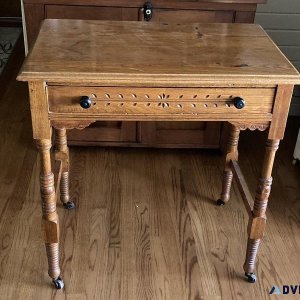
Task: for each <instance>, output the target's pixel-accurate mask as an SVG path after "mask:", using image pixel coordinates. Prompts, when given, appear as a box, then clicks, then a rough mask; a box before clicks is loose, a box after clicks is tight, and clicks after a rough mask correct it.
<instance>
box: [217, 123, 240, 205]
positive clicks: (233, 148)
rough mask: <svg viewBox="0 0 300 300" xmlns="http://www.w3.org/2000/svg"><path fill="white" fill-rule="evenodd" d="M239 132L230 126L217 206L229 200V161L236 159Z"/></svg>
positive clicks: (230, 174) (230, 172)
mask: <svg viewBox="0 0 300 300" xmlns="http://www.w3.org/2000/svg"><path fill="white" fill-rule="evenodd" d="M239 135H240V130H239V129H238V128H237V127H235V126H233V125H231V124H230V132H229V138H228V143H227V153H226V157H225V170H224V173H223V182H222V192H221V197H220V199H219V200H217V205H219V206H221V205H224V204H225V203H226V202H228V200H229V198H230V190H231V184H232V177H233V174H232V171H231V168H230V161H231V160H237V159H238V143H239Z"/></svg>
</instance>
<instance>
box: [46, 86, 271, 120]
mask: <svg viewBox="0 0 300 300" xmlns="http://www.w3.org/2000/svg"><path fill="white" fill-rule="evenodd" d="M82 96H88V97H89V98H90V100H91V102H92V104H91V106H90V107H89V108H87V109H84V108H82V107H81V106H80V99H81V97H82ZM274 96H275V89H273V88H124V87H78V86H70V87H65V86H49V87H48V99H49V111H50V113H55V114H69V113H70V114H72V115H73V114H76V115H95V116H113V115H116V116H126V115H127V116H137V115H140V116H142V115H147V116H148V115H149V116H156V117H158V118H159V116H166V115H170V116H174V117H175V116H176V115H186V116H190V117H191V118H192V117H194V118H195V116H197V115H206V116H210V115H211V116H214V115H219V114H222V115H224V117H225V119H226V117H227V116H232V115H238V116H244V117H247V116H249V114H259V115H260V116H262V115H264V114H265V115H266V116H268V115H270V113H271V112H272V107H273V100H274ZM236 97H240V98H243V99H244V100H245V107H244V108H242V109H237V108H236V107H235V105H234V99H235V98H236Z"/></svg>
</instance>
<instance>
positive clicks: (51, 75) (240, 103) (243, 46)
mask: <svg viewBox="0 0 300 300" xmlns="http://www.w3.org/2000/svg"><path fill="white" fill-rule="evenodd" d="M18 79H19V80H23V81H28V82H29V92H30V106H31V113H32V127H33V138H34V139H36V143H37V147H38V150H39V152H40V156H41V175H40V185H41V198H42V211H43V218H42V220H43V222H42V223H43V230H44V237H45V245H46V251H47V256H48V264H49V270H48V273H49V275H50V277H51V278H52V279H53V282H54V284H55V286H56V287H57V288H62V287H63V285H64V284H63V281H62V279H61V278H60V267H59V225H58V224H59V223H58V216H57V213H56V200H57V196H58V195H59V191H58V190H57V189H56V188H55V181H56V187H57V186H60V199H61V200H62V202H63V203H64V206H65V207H66V208H68V209H71V208H74V203H73V202H72V201H71V200H70V197H69V155H68V147H67V142H66V130H67V129H71V128H79V129H82V128H85V127H87V126H88V125H89V124H91V123H92V122H95V121H96V120H134V121H147V120H148V121H156V120H164V121H169V120H170V121H171V120H172V121H190V120H194V121H195V120H199V121H227V122H229V123H230V128H231V130H230V134H229V139H228V147H227V153H226V157H225V170H224V174H223V188H222V193H221V198H220V199H219V200H218V201H217V204H219V205H223V204H225V203H226V202H227V201H228V200H229V194H230V187H231V182H232V178H233V177H234V178H235V179H236V181H237V184H238V187H239V189H240V192H241V196H242V198H243V200H244V203H245V207H246V209H247V211H248V213H249V225H248V237H249V238H248V245H247V253H246V259H245V264H244V271H245V274H246V277H247V278H248V280H249V281H250V282H255V280H256V277H255V274H254V265H255V258H256V254H257V251H258V247H259V243H260V241H261V239H262V237H263V232H264V229H265V224H266V208H267V203H268V198H269V194H270V190H271V184H272V177H271V172H272V166H273V162H274V157H275V152H276V150H277V149H278V145H279V141H280V140H281V139H282V138H283V135H284V130H285V126H286V120H287V115H288V110H289V105H290V99H291V95H292V91H293V86H294V84H299V83H300V76H299V74H298V72H297V71H296V70H295V68H294V67H293V66H292V65H291V64H290V63H289V61H288V60H287V59H286V58H285V57H284V56H283V54H282V53H281V52H280V51H279V50H278V48H277V47H276V46H275V45H274V44H273V42H272V41H271V40H270V38H269V37H268V36H267V35H266V33H265V32H264V31H263V30H262V29H261V28H260V26H258V25H242V24H189V25H182V24H176V23H173V24H168V23H142V22H140V23H137V22H118V21H116V22H113V21H78V20H46V21H44V23H43V25H42V27H41V30H40V33H39V36H38V38H37V41H36V43H35V45H34V47H33V49H32V51H31V53H30V55H29V56H28V58H27V60H26V62H25V64H24V66H23V69H22V71H21V72H20V75H19V76H18ZM52 128H54V131H55V146H56V154H55V156H56V160H57V161H58V162H59V168H58V170H59V172H58V176H56V177H54V174H53V168H52V167H51V160H50V148H51V138H52ZM267 128H268V130H269V133H268V140H267V142H266V150H265V158H264V162H263V166H262V170H261V175H260V178H259V179H258V187H257V191H256V196H255V199H254V200H253V199H252V196H251V193H250V192H249V189H248V188H247V185H246V182H245V179H244V177H243V175H242V173H241V170H240V168H239V165H238V163H237V160H238V139H239V133H240V130H244V129H250V130H255V129H258V130H265V129H267ZM55 178H56V180H55Z"/></svg>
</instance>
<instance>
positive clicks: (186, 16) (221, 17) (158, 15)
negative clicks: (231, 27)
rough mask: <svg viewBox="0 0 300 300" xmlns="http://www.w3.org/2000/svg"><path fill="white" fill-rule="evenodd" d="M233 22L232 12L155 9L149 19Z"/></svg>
mask: <svg viewBox="0 0 300 300" xmlns="http://www.w3.org/2000/svg"><path fill="white" fill-rule="evenodd" d="M140 18H141V17H140ZM233 20H234V12H233V11H222V10H215V11H214V10H190V9H181V10H180V9H155V8H154V9H153V16H152V18H151V21H154V22H178V23H232V22H233Z"/></svg>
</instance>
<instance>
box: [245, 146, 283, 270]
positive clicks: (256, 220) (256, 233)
mask: <svg viewBox="0 0 300 300" xmlns="http://www.w3.org/2000/svg"><path fill="white" fill-rule="evenodd" d="M278 147H279V140H268V141H267V144H266V153H265V158H264V163H263V166H262V171H261V176H260V178H259V182H258V187H257V190H256V195H255V200H254V205H253V210H252V215H251V217H250V219H249V224H248V235H249V238H248V244H247V253H246V259H245V263H244V271H245V272H246V273H253V272H254V267H255V259H256V255H257V252H258V247H259V243H260V241H261V239H262V237H263V234H264V231H265V226H266V209H267V205H268V199H269V195H270V192H271V185H272V177H271V175H272V168H273V163H274V159H275V153H276V151H277V149H278Z"/></svg>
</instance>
